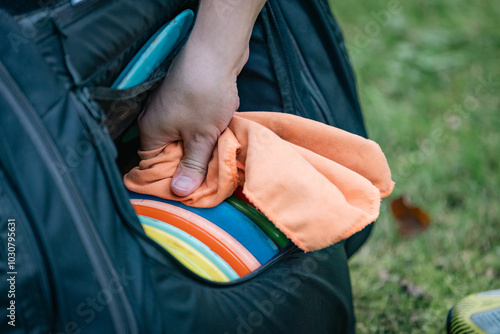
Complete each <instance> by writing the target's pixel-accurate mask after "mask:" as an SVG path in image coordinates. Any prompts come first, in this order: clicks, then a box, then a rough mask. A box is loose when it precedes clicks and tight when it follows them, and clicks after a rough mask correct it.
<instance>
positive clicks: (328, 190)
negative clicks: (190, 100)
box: [124, 112, 394, 251]
mask: <svg viewBox="0 0 500 334" xmlns="http://www.w3.org/2000/svg"><path fill="white" fill-rule="evenodd" d="M182 156H183V148H182V142H180V141H178V142H174V143H170V144H168V145H165V146H163V147H160V148H158V149H155V150H151V151H139V157H140V158H141V162H140V163H139V166H138V167H135V168H134V169H132V170H131V171H130V172H129V173H128V174H126V175H125V177H124V182H125V186H126V187H127V188H128V189H129V190H131V191H134V192H139V193H144V194H149V195H154V196H158V197H162V198H166V199H171V200H177V201H181V202H182V203H184V204H186V205H190V206H196V207H213V206H216V205H218V204H219V203H221V202H222V201H223V200H224V199H226V198H227V197H229V196H231V194H232V193H233V192H234V190H235V189H236V187H237V186H241V187H243V193H244V194H245V196H246V197H247V198H248V199H249V200H250V201H251V202H252V204H253V205H254V206H255V207H256V208H258V209H259V210H260V211H261V212H263V213H264V214H265V215H266V216H267V217H268V218H269V219H270V220H271V221H272V222H273V223H274V224H275V225H276V226H277V227H278V228H279V229H280V230H281V231H282V232H283V233H285V234H286V235H287V236H288V237H289V238H290V239H291V240H292V241H293V242H294V243H295V244H296V245H297V246H298V247H300V248H301V249H303V250H304V251H313V250H317V249H321V248H324V247H327V246H330V245H332V244H334V243H336V242H338V241H340V240H342V239H346V238H348V237H349V236H351V235H352V234H354V233H356V232H357V231H360V230H361V229H363V228H364V227H365V226H367V225H368V224H370V223H371V222H372V221H374V220H375V219H376V218H377V217H378V215H379V211H380V201H381V198H382V197H385V196H388V195H389V194H390V193H391V191H392V189H393V187H394V182H392V180H391V172H390V169H389V166H388V164H387V161H386V159H385V156H384V154H383V153H382V150H381V149H380V147H379V146H378V145H377V144H376V143H375V142H373V141H371V140H368V139H365V138H363V137H360V136H357V135H354V134H351V133H349V132H346V131H343V130H340V129H338V128H335V127H332V126H329V125H325V124H323V123H320V122H316V121H312V120H309V119H305V118H302V117H299V116H295V115H290V114H283V113H272V112H240V113H236V114H235V115H234V116H233V118H232V120H231V122H230V123H229V126H228V128H227V129H226V130H225V131H224V132H223V133H222V134H221V136H220V137H219V140H218V142H217V145H216V147H215V150H214V152H213V155H212V157H211V159H210V162H209V164H208V171H207V177H206V179H205V181H204V182H203V183H202V185H201V186H200V187H199V188H198V189H197V190H196V191H195V192H194V193H192V194H191V195H189V196H186V197H178V196H176V195H175V194H174V193H172V192H171V190H170V183H171V181H172V176H173V175H174V172H175V170H176V169H177V166H178V164H179V162H180V160H181V158H182Z"/></svg>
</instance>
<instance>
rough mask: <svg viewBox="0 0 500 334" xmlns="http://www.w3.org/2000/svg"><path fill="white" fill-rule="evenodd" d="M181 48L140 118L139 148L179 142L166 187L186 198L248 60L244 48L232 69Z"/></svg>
mask: <svg viewBox="0 0 500 334" xmlns="http://www.w3.org/2000/svg"><path fill="white" fill-rule="evenodd" d="M194 49H198V47H194V46H192V45H188V44H187V45H186V46H185V48H183V50H182V51H181V53H179V55H178V56H177V57H176V58H175V60H174V62H173V63H172V65H171V67H170V69H169V71H168V74H167V76H166V78H165V80H164V82H163V83H162V85H161V86H160V87H159V89H157V90H156V91H155V92H154V93H153V95H152V97H151V100H150V102H149V103H148V106H147V108H146V109H145V110H144V111H143V112H142V114H141V115H140V117H139V120H138V125H139V132H140V138H141V148H142V150H152V149H155V148H158V147H161V146H163V145H165V144H168V143H171V142H174V141H178V140H182V141H183V146H184V157H183V159H182V160H181V162H180V164H179V166H178V168H177V171H176V172H175V174H174V177H173V180H172V185H171V189H172V191H173V192H174V193H175V194H176V195H178V196H187V195H189V194H190V193H192V192H193V191H194V190H196V189H197V188H198V187H199V186H200V185H201V183H202V182H203V180H204V178H205V175H206V171H207V165H208V161H209V160H210V157H211V155H212V152H213V149H214V147H215V145H216V142H217V139H218V137H219V135H220V134H221V133H222V132H223V131H224V130H225V129H226V127H227V125H228V124H229V122H230V121H231V117H232V115H233V114H234V112H235V111H236V110H237V109H238V106H239V98H238V90H237V87H236V77H237V75H238V74H239V72H240V71H241V68H242V67H243V65H244V64H245V62H246V60H247V59H248V48H247V49H246V51H245V52H244V53H243V55H242V56H241V57H240V58H241V59H240V61H239V62H238V63H237V64H236V66H233V65H232V66H228V64H227V63H226V64H224V63H223V61H221V60H223V59H222V58H221V57H219V55H217V54H212V53H211V52H207V51H206V52H203V53H200V52H199V51H200V50H194Z"/></svg>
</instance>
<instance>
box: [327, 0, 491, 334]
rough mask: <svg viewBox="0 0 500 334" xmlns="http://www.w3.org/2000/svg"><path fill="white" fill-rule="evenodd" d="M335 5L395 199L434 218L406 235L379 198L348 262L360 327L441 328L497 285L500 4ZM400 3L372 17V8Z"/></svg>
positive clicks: (357, 0) (361, 0) (404, 0)
mask: <svg viewBox="0 0 500 334" xmlns="http://www.w3.org/2000/svg"><path fill="white" fill-rule="evenodd" d="M331 4H332V8H333V11H334V14H335V15H336V17H337V19H338V20H339V22H340V24H341V26H342V28H343V31H344V34H345V38H346V41H347V47H348V50H349V52H350V54H351V60H352V64H353V67H354V70H355V72H356V75H357V79H358V89H359V93H360V98H361V102H362V105H363V109H364V114H365V121H366V124H367V127H368V131H369V135H370V137H371V138H372V139H373V140H375V141H377V142H378V143H379V144H380V145H381V147H382V149H383V150H384V152H385V153H386V156H387V158H388V161H389V164H390V166H391V169H392V171H393V179H394V181H395V182H396V188H395V191H394V194H393V195H391V197H390V198H395V197H397V196H399V195H401V194H406V195H407V196H408V197H409V198H410V200H411V202H412V203H413V204H415V205H418V206H419V207H421V208H422V209H424V210H425V211H427V212H428V213H429V214H430V215H431V218H432V221H431V226H430V228H429V229H428V230H427V231H426V232H425V233H423V234H421V235H419V236H417V237H414V238H411V239H407V238H401V237H399V236H398V235H397V229H396V224H395V221H394V219H393V218H392V216H391V214H390V209H389V205H388V204H389V200H385V201H384V203H383V205H382V212H381V216H380V218H379V219H378V221H377V223H376V227H375V229H374V233H373V234H372V236H371V238H370V239H369V241H368V242H367V244H366V245H365V246H364V248H363V249H362V250H361V251H360V252H359V253H358V254H356V255H355V256H354V258H353V259H352V260H351V262H350V266H351V275H352V282H353V293H354V298H355V300H354V302H355V309H356V315H357V319H358V324H357V331H358V333H444V331H445V319H446V314H447V311H448V309H449V308H450V307H451V306H453V304H454V303H456V302H457V301H458V300H460V299H461V298H462V297H465V296H466V295H468V294H470V293H474V292H479V291H484V290H491V289H495V288H496V289H498V288H500V61H499V60H500V29H499V20H500V2H498V1H492V0H490V1H476V0H472V1H466V0H455V1H448V2H445V1H425V0H412V1H410V0H401V1H397V0H395V1H393V2H391V1H381V0H371V1H365V0H353V1H331ZM394 4H399V6H398V8H397V10H396V11H394V12H393V13H392V14H391V15H390V16H387V17H386V21H381V23H377V21H376V19H375V16H374V15H373V13H376V12H380V11H383V10H388V9H389V8H391V6H392V8H394V6H395V5H394ZM365 29H367V30H365ZM370 29H371V30H370ZM366 31H368V32H369V33H366ZM363 36H364V37H363ZM485 81H486V83H484V82H485ZM390 198H389V199H390ZM403 280H406V281H407V282H409V283H410V284H413V285H415V286H418V287H419V288H420V289H421V290H422V291H423V292H422V293H421V294H418V293H416V294H415V293H413V294H412V293H409V292H407V291H406V290H405V289H404V287H403V284H402V283H401V282H402V281H403Z"/></svg>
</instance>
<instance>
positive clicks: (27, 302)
mask: <svg viewBox="0 0 500 334" xmlns="http://www.w3.org/2000/svg"><path fill="white" fill-rule="evenodd" d="M197 6H198V2H197V1H194V0H183V1H181V0H175V1H172V0H163V1H162V0H144V1H129V0H121V1H118V0H116V1H112V0H85V1H72V2H70V1H53V2H50V3H39V6H38V7H37V8H34V9H33V8H31V9H30V11H28V12H26V13H17V12H13V11H12V10H2V11H1V12H0V267H1V277H0V287H1V289H0V292H1V293H0V306H1V311H0V332H1V333H350V332H352V331H353V328H354V326H353V324H354V317H353V311H352V300H351V299H352V298H351V287H350V281H349V273H348V268H347V258H348V256H349V255H350V254H351V253H352V250H353V249H355V248H357V247H358V246H359V244H360V243H362V241H364V239H365V238H366V235H367V233H366V230H365V231H363V233H364V234H357V235H355V236H354V237H353V238H351V239H348V240H347V241H346V242H340V243H338V244H335V245H332V246H331V247H328V248H326V249H323V250H320V251H316V252H310V253H304V252H302V251H301V250H299V249H297V247H295V246H293V245H292V246H289V247H286V248H285V249H283V250H282V251H281V252H280V253H279V254H278V255H277V256H275V257H274V258H273V259H272V260H271V261H269V262H268V263H266V264H264V265H263V266H262V267H260V268H259V269H257V270H256V271H254V272H252V273H250V274H248V275H246V276H243V277H241V278H239V279H237V280H235V281H231V282H229V283H216V282H212V281H208V280H205V279H203V278H201V277H199V276H197V275H195V274H194V273H192V272H191V271H189V270H188V269H187V268H185V267H184V266H183V265H182V264H181V263H180V262H178V261H177V260H176V259H175V258H174V257H173V256H171V255H170V254H169V253H168V252H167V251H165V250H164V249H163V248H162V247H160V246H159V245H158V244H156V243H155V242H154V241H153V240H151V239H150V238H148V237H147V236H146V234H145V233H144V230H143V229H142V227H141V225H140V223H139V221H138V218H137V216H136V214H135V212H134V209H133V208H132V206H131V204H130V202H129V198H128V195H127V191H126V189H125V187H124V185H123V182H122V177H121V173H120V168H121V169H126V168H127V167H126V166H125V165H126V164H127V163H129V162H130V161H134V157H135V155H136V150H137V145H138V144H137V140H136V141H132V144H130V143H127V144H121V142H122V141H121V138H122V136H123V134H124V133H125V132H126V130H127V129H128V128H129V127H130V126H131V124H133V123H134V121H135V119H136V117H137V115H138V113H139V112H140V110H141V108H142V106H143V105H144V103H145V101H146V100H147V98H148V96H149V94H150V92H151V90H152V89H154V88H155V87H156V86H157V85H158V84H159V82H161V80H162V78H163V77H164V76H165V73H166V70H167V69H168V65H169V63H170V61H171V59H172V58H173V57H174V56H175V54H176V52H177V51H178V49H179V47H180V46H179V47H178V48H177V50H176V51H174V53H173V54H172V55H171V56H170V57H168V58H167V59H166V60H165V62H164V63H163V64H162V65H161V66H159V68H157V69H156V70H155V72H154V73H153V75H152V76H151V77H150V79H149V80H148V81H147V82H145V83H144V84H141V85H139V86H136V87H132V88H129V89H123V90H117V89H111V88H109V87H110V85H111V83H112V82H113V81H114V79H115V78H116V77H117V76H118V74H119V73H120V72H121V71H122V70H123V68H124V67H125V66H126V64H127V63H128V62H129V61H130V60H131V59H132V57H133V56H134V54H135V53H136V52H137V51H138V50H139V49H140V47H141V46H142V45H143V44H144V43H145V42H146V41H147V40H148V39H149V37H151V36H152V35H153V34H154V32H155V31H156V30H157V29H158V28H159V27H161V26H162V25H163V24H164V23H165V22H168V21H169V20H171V19H172V18H173V17H175V16H176V15H177V14H179V13H180V12H181V11H182V10H184V9H186V8H190V9H192V10H193V11H195V12H196V10H197ZM285 17H295V20H297V22H296V24H293V22H287V19H285ZM308 20H309V21H308ZM306 24H309V25H311V27H312V28H311V29H315V30H316V34H311V33H310V32H309V33H307V32H305V31H304V30H301V28H300V27H301V25H306ZM257 27H258V28H257V29H256V32H255V36H253V37H252V43H253V44H252V45H253V46H252V48H254V47H255V53H254V54H255V55H258V54H259V53H258V52H259V51H258V50H259V48H261V51H262V52H264V54H265V55H266V57H268V59H269V62H265V61H264V63H263V64H262V66H259V62H260V61H261V59H260V58H258V57H257V58H256V56H251V59H250V60H249V63H248V66H247V67H246V69H245V71H244V72H245V73H246V74H245V73H242V76H241V79H239V82H238V85H239V86H240V91H241V99H242V109H243V110H251V109H252V110H256V109H254V108H257V109H261V110H274V111H278V112H287V113H295V114H299V115H301V116H305V117H310V118H313V119H317V120H320V121H323V122H326V123H329V124H332V125H335V126H338V127H341V128H344V129H346V130H348V131H352V132H355V133H358V134H361V135H364V134H365V132H364V127H363V122H362V117H361V113H360V110H359V106H358V103H357V97H356V90H355V86H354V78H353V76H352V72H351V70H350V67H349V63H348V60H347V58H346V56H345V52H344V49H343V43H342V39H341V36H340V33H339V30H338V28H337V26H336V25H335V23H334V21H333V18H332V17H331V13H330V12H329V8H328V3H327V1H326V0H324V1H323V0H320V1H298V0H296V1H282V2H278V1H273V0H270V1H268V3H267V5H266V7H265V8H264V10H263V12H262V14H261V16H260V17H259V21H258V25H257ZM259 34H260V35H259ZM259 38H260V39H259ZM262 41H265V44H262V43H261V42H262ZM259 43H260V44H259ZM318 57H320V58H321V57H323V58H324V59H323V58H321V59H322V62H321V63H314V62H312V63H311V62H310V63H308V62H309V59H319V58H318ZM326 72H330V73H335V75H334V76H333V78H332V75H330V76H329V77H328V76H326V75H325V73H326ZM269 73H274V74H273V75H272V78H271V79H272V80H271V83H272V84H273V85H275V87H277V88H276V89H277V90H276V92H275V93H272V91H271V90H269V92H270V93H269V96H267V97H265V96H262V99H258V96H256V95H258V94H259V86H260V87H261V88H262V86H261V85H260V84H259V83H260V82H262V80H261V79H262V78H264V79H263V80H264V81H265V79H266V76H269V75H270V74H269ZM264 87H265V86H264ZM273 94H274V95H273ZM266 108H268V109H266ZM117 148H118V149H117ZM349 245H350V246H349ZM353 245H358V246H353Z"/></svg>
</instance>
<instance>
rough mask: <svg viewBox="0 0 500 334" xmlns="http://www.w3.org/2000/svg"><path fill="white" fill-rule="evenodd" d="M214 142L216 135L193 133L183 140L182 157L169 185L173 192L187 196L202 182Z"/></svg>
mask: <svg viewBox="0 0 500 334" xmlns="http://www.w3.org/2000/svg"><path fill="white" fill-rule="evenodd" d="M216 143H217V136H199V135H195V136H191V138H189V139H187V140H185V141H184V157H183V158H182V160H181V162H180V164H179V166H178V167H177V171H176V172H175V173H174V177H173V180H172V184H171V186H170V188H171V190H172V192H173V193H174V194H176V195H177V196H182V197H184V196H188V195H190V194H191V193H192V192H193V191H195V190H196V189H197V188H198V187H199V186H200V185H201V184H202V183H203V180H205V176H206V173H207V166H208V162H209V161H210V157H211V156H212V152H213V150H214V147H215V145H216Z"/></svg>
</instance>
